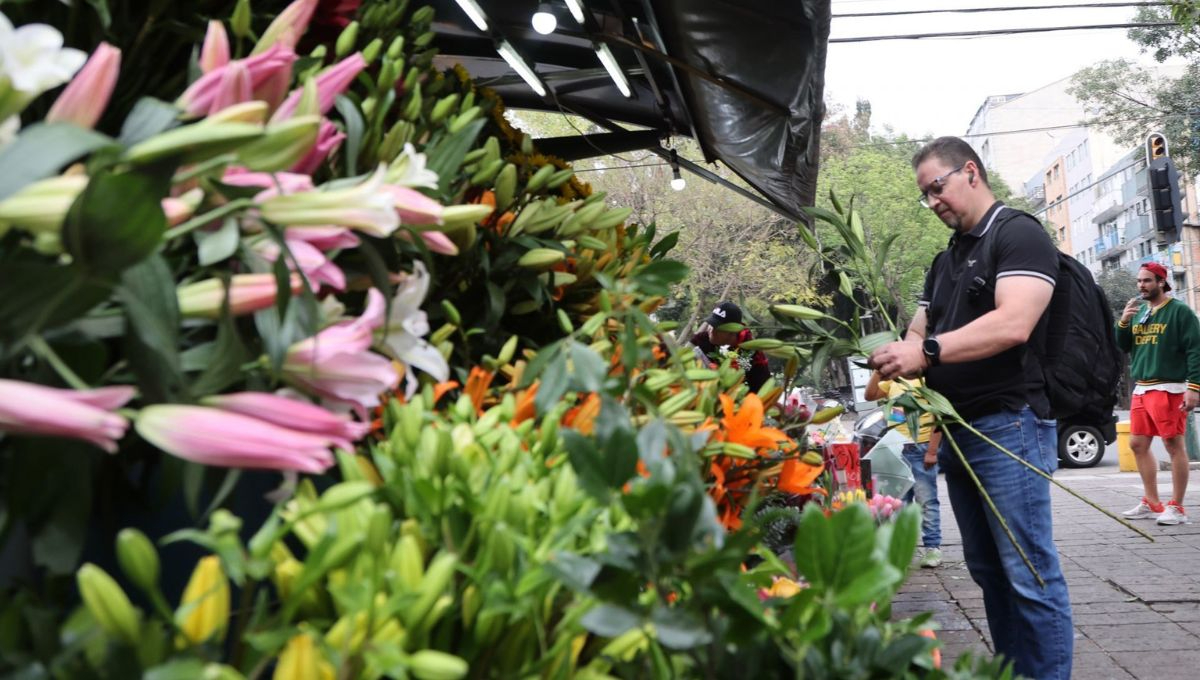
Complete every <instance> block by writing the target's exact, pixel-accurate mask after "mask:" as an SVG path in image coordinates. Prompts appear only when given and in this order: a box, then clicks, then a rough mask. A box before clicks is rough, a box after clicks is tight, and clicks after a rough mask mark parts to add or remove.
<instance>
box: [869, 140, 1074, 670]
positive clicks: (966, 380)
mask: <svg viewBox="0 0 1200 680" xmlns="http://www.w3.org/2000/svg"><path fill="white" fill-rule="evenodd" d="M913 168H914V169H916V171H917V188H918V189H920V190H921V203H922V204H923V205H925V206H926V207H928V208H930V209H931V210H933V211H934V212H935V213H937V216H938V217H939V218H940V219H941V220H942V222H944V223H945V224H946V226H948V227H950V228H951V229H953V230H954V235H953V236H952V238H951V239H950V245H949V246H948V247H947V248H946V250H945V251H943V252H941V253H939V254H938V255H937V257H936V258H934V261H933V265H932V266H931V267H930V270H929V273H928V274H927V276H926V279H925V292H924V294H923V295H922V297H921V301H920V305H919V307H918V310H917V313H916V315H915V316H914V318H913V321H912V324H911V325H910V326H909V329H908V335H907V336H906V340H905V341H902V342H894V343H891V344H889V345H886V346H884V347H881V348H880V349H879V350H877V351H876V352H875V353H874V354H873V355H872V356H871V362H872V365H873V366H874V367H875V368H877V369H878V370H879V371H880V373H882V374H883V377H885V378H888V379H891V378H895V377H897V376H904V377H914V376H917V375H921V374H924V376H925V382H926V384H927V385H928V386H929V387H931V388H933V389H935V390H937V391H939V392H941V393H942V394H943V395H945V396H946V397H947V398H948V399H949V400H950V402H951V403H952V404H953V405H954V408H955V409H956V410H957V411H958V412H959V414H960V415H961V416H962V417H963V418H964V419H965V420H966V421H967V422H969V423H970V424H971V425H972V426H973V427H974V428H976V429H977V430H979V431H980V432H982V433H983V434H984V435H986V436H987V437H989V438H990V439H992V440H993V441H995V442H996V443H997V444H999V445H1000V446H1003V447H1004V448H1005V449H1007V450H1009V451H1011V452H1012V453H1014V454H1016V455H1017V456H1020V457H1021V458H1022V459H1024V460H1025V461H1026V462H1028V463H1030V464H1031V465H1034V466H1036V467H1037V468H1039V469H1041V470H1043V471H1045V472H1047V473H1051V472H1053V471H1054V470H1055V469H1056V468H1057V466H1058V456H1057V431H1056V430H1057V428H1056V426H1055V423H1054V421H1053V420H1048V418H1049V404H1048V401H1047V398H1046V395H1045V390H1044V387H1043V383H1042V380H1041V378H1040V377H1038V376H1039V375H1040V371H1039V369H1038V366H1037V363H1036V362H1037V359H1036V358H1035V356H1034V355H1033V353H1032V352H1031V351H1029V350H1028V349H1027V343H1028V342H1031V341H1035V340H1036V339H1037V336H1036V335H1035V333H1037V332H1039V329H1040V328H1041V326H1042V324H1040V323H1039V322H1040V321H1041V320H1042V317H1043V316H1044V313H1045V311H1046V308H1047V306H1048V305H1049V303H1050V297H1051V294H1052V293H1053V291H1054V282H1055V277H1056V276H1057V274H1058V256H1057V253H1056V252H1055V248H1054V245H1053V244H1052V243H1051V242H1050V238H1049V237H1048V236H1047V234H1046V232H1045V230H1044V229H1043V228H1042V226H1041V225H1040V224H1038V222H1037V220H1035V219H1032V218H1030V217H1028V216H1025V215H1022V214H1020V213H1017V212H1016V211H1013V210H1012V209H1010V208H1005V207H1004V206H1003V204H1001V203H1000V202H999V201H997V200H996V198H995V196H994V195H993V194H992V190H991V188H990V187H989V185H988V180H987V172H986V171H985V170H984V167H983V163H982V162H981V161H980V159H979V156H978V155H976V153H975V151H974V150H973V149H972V148H971V147H970V145H968V144H967V143H966V142H964V141H962V140H961V139H958V138H957V137H941V138H938V139H935V140H934V141H932V142H930V143H929V144H927V145H925V147H924V148H922V149H921V150H920V151H919V152H918V153H917V155H916V156H914V157H913ZM992 230H995V231H994V232H992ZM989 232H992V233H989ZM985 238H987V239H988V240H990V241H991V242H990V243H988V244H986V246H987V247H984V248H978V247H977V246H979V244H980V243H981V242H982V241H983V240H984V239H985ZM947 434H948V436H947V437H946V438H945V439H944V440H943V443H942V447H941V450H940V452H939V459H938V464H939V465H940V466H941V467H942V469H943V470H944V471H945V475H946V488H947V490H948V491H949V495H950V503H951V506H952V507H953V508H954V516H955V519H956V520H957V521H958V526H959V529H960V531H961V533H962V537H963V555H964V558H965V559H966V562H967V568H968V569H969V570H970V572H971V577H972V578H973V579H974V580H975V582H976V583H978V584H979V586H980V588H981V589H982V590H983V598H984V606H985V608H986V609H987V616H988V628H989V629H990V630H991V634H992V640H993V642H994V643H995V648H996V651H997V653H1001V654H1004V655H1005V656H1006V657H1007V658H1009V659H1011V660H1012V661H1013V662H1014V666H1015V670H1016V672H1017V673H1019V674H1021V675H1023V676H1027V677H1030V678H1038V680H1047V679H1050V678H1061V680H1068V678H1070V676H1071V655H1072V648H1073V629H1072V624H1071V605H1070V600H1069V597H1068V593H1067V585H1066V580H1065V579H1064V578H1063V575H1062V569H1061V568H1060V567H1059V561H1058V553H1057V551H1056V549H1055V547H1054V537H1053V532H1052V530H1051V526H1050V524H1051V513H1050V484H1049V482H1048V481H1047V480H1045V479H1044V478H1042V477H1041V476H1039V475H1037V474H1035V473H1034V472H1033V471H1032V470H1029V469H1027V468H1026V467H1025V466H1024V465H1022V464H1021V463H1019V462H1017V461H1015V460H1013V459H1012V458H1010V457H1009V456H1007V455H1005V454H1004V453H1003V452H1001V451H999V450H997V449H996V448H995V447H994V446H992V445H991V444H989V443H987V442H985V441H984V440H982V439H981V438H979V437H977V436H975V435H973V434H971V433H970V432H968V431H967V430H966V429H965V428H962V427H950V428H948V433H947ZM951 438H952V439H953V440H954V441H955V442H956V443H957V444H958V446H959V447H960V449H961V450H962V453H963V455H964V457H965V458H966V460H967V461H968V462H969V463H970V465H971V468H972V469H973V470H974V471H975V473H976V475H978V477H979V479H980V481H981V482H982V484H983V486H984V488H985V489H986V490H987V492H988V495H989V496H990V497H991V499H992V501H993V502H994V503H995V504H996V508H997V509H998V510H999V513H1000V514H1001V515H1002V516H1003V517H1004V519H1005V521H1006V522H1007V523H1008V526H1009V528H1010V529H1011V530H1012V532H1013V535H1014V536H1015V537H1016V540H1017V542H1018V543H1019V544H1020V546H1021V549H1022V550H1024V552H1025V554H1026V555H1028V557H1029V559H1030V561H1031V562H1032V563H1033V565H1034V567H1035V568H1036V569H1037V571H1038V574H1040V576H1041V577H1042V579H1043V580H1044V581H1045V585H1044V586H1043V585H1041V584H1039V583H1038V582H1037V579H1036V578H1035V577H1034V576H1033V574H1032V573H1030V570H1029V568H1028V567H1027V566H1026V565H1025V563H1024V561H1023V560H1022V559H1021V556H1020V553H1019V552H1018V551H1017V549H1016V548H1015V547H1014V546H1013V544H1012V542H1011V541H1010V540H1009V538H1008V536H1007V535H1006V534H1005V532H1004V529H1003V527H1002V526H1001V524H1000V521H999V519H997V517H996V516H995V514H994V513H993V512H992V511H991V509H990V508H988V507H987V505H986V503H985V501H984V500H983V498H982V496H981V494H980V493H979V491H978V489H977V487H976V485H975V483H974V481H973V480H972V479H971V478H970V476H969V475H968V473H967V470H966V468H965V467H964V466H963V465H962V463H961V461H960V459H959V457H958V454H957V453H955V451H954V450H953V448H951V446H950V443H949V441H948V440H949V439H951Z"/></svg>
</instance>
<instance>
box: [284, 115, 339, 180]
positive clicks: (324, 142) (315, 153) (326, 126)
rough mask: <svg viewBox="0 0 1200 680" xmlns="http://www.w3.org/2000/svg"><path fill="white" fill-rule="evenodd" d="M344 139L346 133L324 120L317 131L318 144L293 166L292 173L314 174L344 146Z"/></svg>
mask: <svg viewBox="0 0 1200 680" xmlns="http://www.w3.org/2000/svg"><path fill="white" fill-rule="evenodd" d="M344 139H346V133H344V132H341V131H340V130H338V129H337V128H336V127H334V125H333V123H330V122H329V121H328V120H324V119H322V120H321V129H320V130H318V131H317V143H316V144H315V145H313V148H312V149H311V150H309V152H308V154H307V155H305V156H304V158H301V159H300V161H299V162H297V163H296V164H295V165H293V166H292V169H291V170H292V172H298V173H301V174H304V175H311V174H313V173H314V172H316V171H317V168H319V167H321V164H322V163H324V162H325V159H326V158H328V157H329V154H331V153H333V152H334V150H335V149H337V148H338V147H339V146H341V145H342V140H344Z"/></svg>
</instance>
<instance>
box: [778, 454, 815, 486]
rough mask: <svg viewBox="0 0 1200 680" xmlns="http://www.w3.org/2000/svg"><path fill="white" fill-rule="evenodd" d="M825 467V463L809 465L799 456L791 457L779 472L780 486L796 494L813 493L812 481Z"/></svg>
mask: <svg viewBox="0 0 1200 680" xmlns="http://www.w3.org/2000/svg"><path fill="white" fill-rule="evenodd" d="M824 469H825V466H824V465H809V464H808V463H805V462H804V461H802V460H800V459H798V458H789V459H788V460H785V461H784V462H783V470H781V471H780V472H779V483H778V488H779V490H780V491H786V492H788V493H794V494H807V493H812V490H811V489H812V483H813V482H814V481H816V479H817V477H819V476H820V475H821V472H822V471H823V470H824Z"/></svg>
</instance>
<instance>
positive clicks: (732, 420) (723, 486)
mask: <svg viewBox="0 0 1200 680" xmlns="http://www.w3.org/2000/svg"><path fill="white" fill-rule="evenodd" d="M720 399H721V409H722V411H723V413H724V415H723V417H722V418H721V423H720V427H719V428H718V429H717V432H716V434H715V435H714V437H713V438H714V440H715V441H718V442H724V443H727V444H737V445H740V446H743V447H746V448H748V449H751V450H752V451H754V453H756V454H757V455H758V456H765V455H766V454H768V453H770V452H771V451H775V450H780V449H782V450H784V453H785V454H787V455H789V456H792V457H789V458H788V459H787V460H785V461H784V463H783V465H782V467H780V466H771V467H769V468H766V469H764V468H763V466H762V465H761V463H760V462H759V461H758V460H757V459H755V460H746V459H743V458H738V457H734V456H717V457H716V458H714V459H713V462H712V464H711V465H710V466H709V472H710V474H711V475H712V478H713V484H712V487H711V488H710V489H709V494H710V495H711V496H712V498H713V501H714V502H716V504H717V514H718V516H719V518H720V520H721V524H722V525H724V526H725V528H726V529H728V530H730V531H734V530H736V529H738V528H740V527H741V526H742V511H743V510H745V503H746V500H747V499H748V498H749V497H750V492H751V491H753V490H754V489H755V487H756V486H757V485H758V484H760V483H764V482H765V481H766V480H767V479H769V478H770V477H771V476H772V475H773V474H774V473H775V472H776V471H777V480H776V488H778V489H780V490H781V491H786V492H787V493H793V494H805V493H819V492H820V490H819V489H815V488H813V487H812V483H813V482H814V481H815V480H816V478H817V477H818V476H819V475H820V474H821V471H822V470H823V469H824V466H823V465H821V464H815V465H814V464H812V463H807V462H805V461H804V460H802V459H801V458H799V457H797V456H796V454H797V447H796V445H795V443H794V442H793V441H792V440H791V438H789V437H788V436H787V435H786V434H784V433H783V431H781V430H779V429H776V428H773V427H763V402H762V399H760V398H759V396H758V395H757V394H754V393H753V392H751V393H750V394H749V395H747V396H746V398H745V400H744V401H743V402H742V405H741V408H740V409H739V408H736V407H735V405H734V403H733V398H732V397H730V396H729V395H726V394H722V395H720Z"/></svg>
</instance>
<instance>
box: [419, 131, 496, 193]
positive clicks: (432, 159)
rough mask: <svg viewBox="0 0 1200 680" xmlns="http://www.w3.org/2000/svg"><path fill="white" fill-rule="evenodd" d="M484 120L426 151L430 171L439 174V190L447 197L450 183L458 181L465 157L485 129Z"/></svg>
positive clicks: (444, 139) (444, 138)
mask: <svg viewBox="0 0 1200 680" xmlns="http://www.w3.org/2000/svg"><path fill="white" fill-rule="evenodd" d="M484 122H485V121H484V119H482V118H481V119H479V120H474V121H471V122H470V123H468V124H467V125H466V127H464V128H463V129H461V130H459V131H458V132H456V133H455V134H453V135H450V136H448V137H443V138H442V140H441V141H440V142H439V143H438V144H437V146H435V147H433V148H431V149H427V150H426V152H425V153H426V157H427V158H428V159H429V164H428V165H427V166H426V167H427V168H428V169H429V170H432V171H434V172H436V173H437V176H438V190H439V191H440V192H441V193H442V194H443V195H445V194H446V192H447V191H449V190H450V183H451V182H454V181H458V179H459V177H458V172H457V171H458V168H460V167H461V166H462V161H463V157H465V156H466V155H467V152H468V151H470V150H471V147H472V146H474V145H475V138H476V137H478V136H479V131H480V130H482V129H483V125H484Z"/></svg>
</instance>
